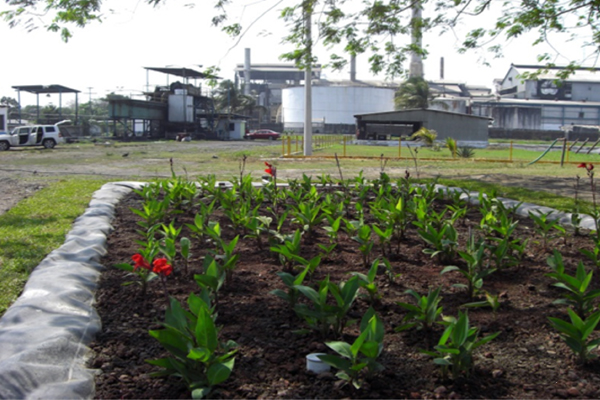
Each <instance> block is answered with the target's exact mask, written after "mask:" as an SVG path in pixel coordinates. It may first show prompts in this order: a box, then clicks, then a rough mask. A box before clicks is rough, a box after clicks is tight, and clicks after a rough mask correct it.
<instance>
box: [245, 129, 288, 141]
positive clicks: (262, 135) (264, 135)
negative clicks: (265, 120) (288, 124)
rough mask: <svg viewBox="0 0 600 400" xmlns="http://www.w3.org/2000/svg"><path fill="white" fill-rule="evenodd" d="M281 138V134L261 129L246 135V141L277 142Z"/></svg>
mask: <svg viewBox="0 0 600 400" xmlns="http://www.w3.org/2000/svg"><path fill="white" fill-rule="evenodd" d="M280 137H281V133H279V132H275V131H272V130H270V129H259V130H257V131H252V132H249V133H246V134H245V135H244V139H251V140H254V139H268V140H277V139H279V138H280Z"/></svg>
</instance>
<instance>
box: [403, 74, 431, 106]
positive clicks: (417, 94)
mask: <svg viewBox="0 0 600 400" xmlns="http://www.w3.org/2000/svg"><path fill="white" fill-rule="evenodd" d="M431 100H433V95H432V93H431V92H430V91H429V85H428V84H427V81H425V79H423V78H422V77H420V76H412V77H410V78H408V80H406V81H404V82H403V83H401V84H400V87H398V90H397V91H396V94H395V96H394V105H395V106H396V110H404V109H410V108H422V109H426V108H428V107H429V103H430V101H431Z"/></svg>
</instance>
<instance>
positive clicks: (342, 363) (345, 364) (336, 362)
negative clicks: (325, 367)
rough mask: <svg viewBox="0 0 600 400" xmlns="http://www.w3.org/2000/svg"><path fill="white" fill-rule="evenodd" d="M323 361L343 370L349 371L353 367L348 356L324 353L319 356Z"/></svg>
mask: <svg viewBox="0 0 600 400" xmlns="http://www.w3.org/2000/svg"><path fill="white" fill-rule="evenodd" d="M318 357H319V359H320V360H321V361H323V362H324V363H327V364H329V365H331V366H332V367H334V368H337V369H339V370H342V371H349V370H350V368H351V367H352V363H351V362H350V361H349V360H347V359H346V358H342V357H338V356H334V355H330V354H322V355H319V356H318Z"/></svg>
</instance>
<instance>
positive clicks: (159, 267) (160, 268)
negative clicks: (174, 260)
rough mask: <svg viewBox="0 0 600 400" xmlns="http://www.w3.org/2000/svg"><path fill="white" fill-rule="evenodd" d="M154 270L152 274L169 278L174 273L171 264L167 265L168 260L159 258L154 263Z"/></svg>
mask: <svg viewBox="0 0 600 400" xmlns="http://www.w3.org/2000/svg"><path fill="white" fill-rule="evenodd" d="M152 265H154V268H152V272H154V273H155V274H159V275H161V274H162V275H164V276H169V275H171V272H173V267H172V266H171V265H170V264H167V259H166V258H157V259H156V260H154V262H153V263H152Z"/></svg>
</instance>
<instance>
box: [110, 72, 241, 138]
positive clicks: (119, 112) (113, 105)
mask: <svg viewBox="0 0 600 400" xmlns="http://www.w3.org/2000/svg"><path fill="white" fill-rule="evenodd" d="M146 70H147V71H155V72H160V73H164V74H168V75H171V76H176V77H178V78H180V80H177V81H175V82H173V83H170V84H168V85H166V86H156V87H155V89H154V91H152V92H146V93H144V95H145V96H146V99H147V100H134V99H130V98H122V97H115V98H110V97H109V99H108V102H109V119H111V120H112V121H113V124H114V132H122V136H124V137H128V138H135V137H144V138H169V139H175V138H180V139H181V138H184V137H191V138H193V139H219V140H233V139H242V137H243V135H244V133H245V131H246V121H247V119H248V117H247V116H243V115H235V114H231V113H219V112H217V111H216V110H215V107H214V103H213V99H212V98H211V97H208V96H205V95H203V94H202V87H201V85H199V84H198V83H197V81H198V80H200V81H202V80H203V79H206V78H208V77H207V76H206V75H205V74H203V73H202V72H199V71H196V70H194V69H191V68H157V67H146ZM190 80H193V81H194V84H192V83H190Z"/></svg>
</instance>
